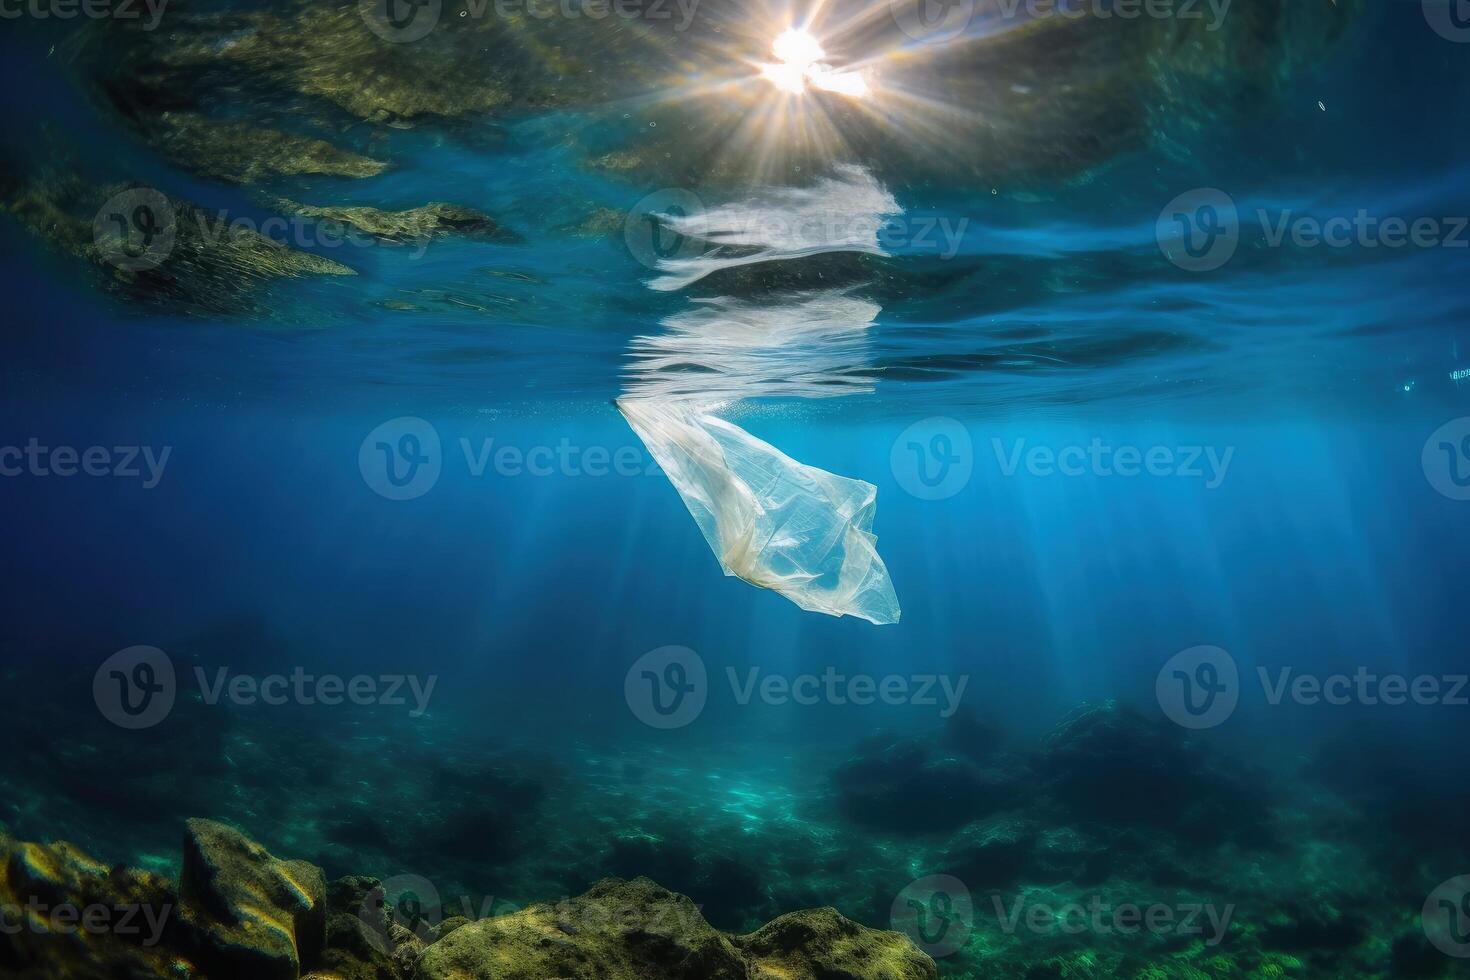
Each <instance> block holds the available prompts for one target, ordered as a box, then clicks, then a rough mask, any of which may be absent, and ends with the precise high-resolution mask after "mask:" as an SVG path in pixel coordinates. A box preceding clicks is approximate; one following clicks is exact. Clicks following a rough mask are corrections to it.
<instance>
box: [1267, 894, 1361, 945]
mask: <svg viewBox="0 0 1470 980" xmlns="http://www.w3.org/2000/svg"><path fill="white" fill-rule="evenodd" d="M1265 926H1266V929H1265V938H1266V942H1267V943H1268V944H1269V945H1271V946H1275V947H1279V948H1282V949H1347V948H1348V947H1351V946H1356V945H1357V944H1358V943H1360V942H1362V940H1363V938H1364V937H1365V936H1366V935H1367V923H1366V922H1364V920H1363V918H1362V916H1360V915H1359V914H1357V913H1356V912H1354V911H1353V910H1352V909H1350V908H1345V907H1343V906H1342V905H1340V904H1338V903H1335V902H1332V901H1329V900H1327V899H1326V898H1325V897H1321V896H1317V897H1314V898H1313V899H1312V900H1309V901H1292V902H1288V903H1284V904H1283V905H1282V906H1281V907H1280V908H1278V909H1277V910H1276V911H1275V912H1273V913H1272V914H1271V916H1270V917H1268V918H1267V919H1266V923H1265Z"/></svg>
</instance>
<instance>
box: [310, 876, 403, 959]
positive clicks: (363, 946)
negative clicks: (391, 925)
mask: <svg viewBox="0 0 1470 980" xmlns="http://www.w3.org/2000/svg"><path fill="white" fill-rule="evenodd" d="M394 952H395V947H394V946H392V945H391V943H390V942H389V939H388V914H387V911H386V909H385V908H384V907H383V903H382V891H381V884H380V883H379V881H378V880H377V879H376V878H368V877H365V876H362V875H349V876H347V877H345V878H338V879H337V880H335V881H333V882H332V883H331V884H330V885H328V886H327V935H326V949H325V950H324V952H323V954H322V962H321V968H320V970H319V971H318V972H319V974H320V976H321V977H322V980H327V978H332V980H396V978H397V977H398V976H399V968H398V964H397V963H396V962H395V961H394Z"/></svg>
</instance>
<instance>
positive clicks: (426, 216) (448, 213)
mask: <svg viewBox="0 0 1470 980" xmlns="http://www.w3.org/2000/svg"><path fill="white" fill-rule="evenodd" d="M286 207H287V209H289V210H291V211H293V212H295V213H296V214H299V215H303V216H305V217H308V218H320V219H322V220H324V221H337V222H342V223H344V224H348V225H351V226H352V227H354V228H356V229H358V230H359V231H363V232H366V233H367V234H369V235H372V236H374V237H375V238H380V239H383V240H384V241H390V242H415V241H425V240H427V239H430V238H434V237H436V236H439V235H461V236H464V237H466V238H475V239H481V240H484V241H492V242H501V243H503V244H512V243H517V242H521V241H524V239H522V238H521V236H520V235H517V234H516V233H515V232H513V231H511V230H510V229H508V228H503V227H501V226H500V225H499V224H497V223H496V221H495V219H494V218H492V217H490V216H489V215H488V214H484V213H482V212H480V211H476V210H475V209H474V208H467V207H463V206H461V205H458V204H444V203H441V202H437V201H436V202H434V203H432V204H425V205H423V206H422V207H417V208H411V209H409V210H407V211H384V210H381V209H379V208H368V207H312V206H310V205H305V204H290V202H286Z"/></svg>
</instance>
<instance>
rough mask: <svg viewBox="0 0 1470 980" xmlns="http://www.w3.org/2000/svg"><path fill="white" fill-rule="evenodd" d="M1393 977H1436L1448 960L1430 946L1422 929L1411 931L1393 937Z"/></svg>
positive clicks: (1444, 967) (1439, 974) (1441, 972)
mask: <svg viewBox="0 0 1470 980" xmlns="http://www.w3.org/2000/svg"><path fill="white" fill-rule="evenodd" d="M1392 962H1393V976H1395V977H1437V976H1442V975H1443V974H1444V972H1445V969H1446V967H1447V966H1448V958H1447V957H1446V956H1445V955H1444V954H1443V953H1441V952H1440V951H1439V950H1437V949H1435V948H1434V946H1433V945H1431V944H1430V942H1429V939H1428V937H1426V936H1425V935H1424V930H1423V929H1411V930H1408V931H1405V932H1402V933H1399V935H1398V936H1396V937H1394V941H1393V952H1392Z"/></svg>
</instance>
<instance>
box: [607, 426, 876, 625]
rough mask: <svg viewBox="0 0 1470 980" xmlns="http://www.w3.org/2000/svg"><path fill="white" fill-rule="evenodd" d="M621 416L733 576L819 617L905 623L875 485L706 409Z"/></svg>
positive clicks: (727, 573)
mask: <svg viewBox="0 0 1470 980" xmlns="http://www.w3.org/2000/svg"><path fill="white" fill-rule="evenodd" d="M618 409H619V410H620V411H621V412H622V413H623V417H624V418H626V419H627V420H628V424H629V425H631V426H632V427H633V431H635V432H636V433H638V437H639V438H640V439H642V440H643V444H644V445H645V446H647V447H648V451H649V452H650V453H651V454H652V455H653V458H654V459H655V460H657V461H658V465H659V466H660V467H661V468H662V469H663V471H664V473H665V475H667V476H668V478H669V480H670V482H672V483H673V484H674V487H675V489H677V490H678V491H679V495H680V496H681V497H683V498H684V505H685V506H686V507H688V508H689V513H690V514H692V515H694V520H695V523H697V524H698V525H699V529H700V530H701V531H702V532H704V537H705V540H706V541H708V542H709V546H710V548H711V549H712V550H713V551H714V553H715V557H716V558H718V559H719V561H720V565H721V567H723V568H724V570H725V574H726V575H734V576H736V577H738V578H742V579H744V580H745V581H747V582H749V583H750V584H751V585H757V586H760V587H761V588H763V589H771V590H773V591H775V592H779V593H780V594H781V595H784V596H786V598H788V599H790V600H791V601H792V602H794V603H796V604H797V605H798V606H800V607H801V608H803V609H807V610H810V611H812V612H820V613H826V614H827V615H829V616H858V617H860V618H862V619H866V620H868V621H869V622H872V623H877V624H879V625H882V624H885V623H896V622H898V618H899V614H900V611H899V608H898V596H897V595H895V594H894V591H893V583H892V581H890V580H889V577H888V569H887V568H886V567H885V566H884V564H883V559H882V558H880V557H878V550H877V547H876V544H877V540H878V539H877V538H876V537H875V536H874V535H873V530H872V528H873V512H874V506H875V502H876V499H877V488H875V487H874V486H873V485H872V484H871V483H864V482H863V481H862V480H852V479H849V478H847V477H844V476H837V475H836V474H833V473H828V472H826V471H825V470H819V469H817V468H816V467H814V466H807V465H805V464H803V463H799V462H797V461H796V460H794V459H792V458H791V457H789V456H787V455H786V454H785V453H783V452H781V451H780V450H779V449H777V448H776V447H775V446H772V445H769V444H768V443H764V442H761V441H760V440H759V439H757V438H755V437H754V436H752V435H751V434H750V433H748V432H746V431H745V430H744V429H741V428H740V427H739V426H736V425H732V424H731V423H729V422H726V421H725V420H724V419H721V418H717V417H716V416H714V415H711V414H709V413H708V411H707V410H706V409H703V408H699V407H695V406H691V405H687V404H683V403H678V402H663V401H654V400H649V399H644V398H629V397H624V398H621V399H619V400H618Z"/></svg>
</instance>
